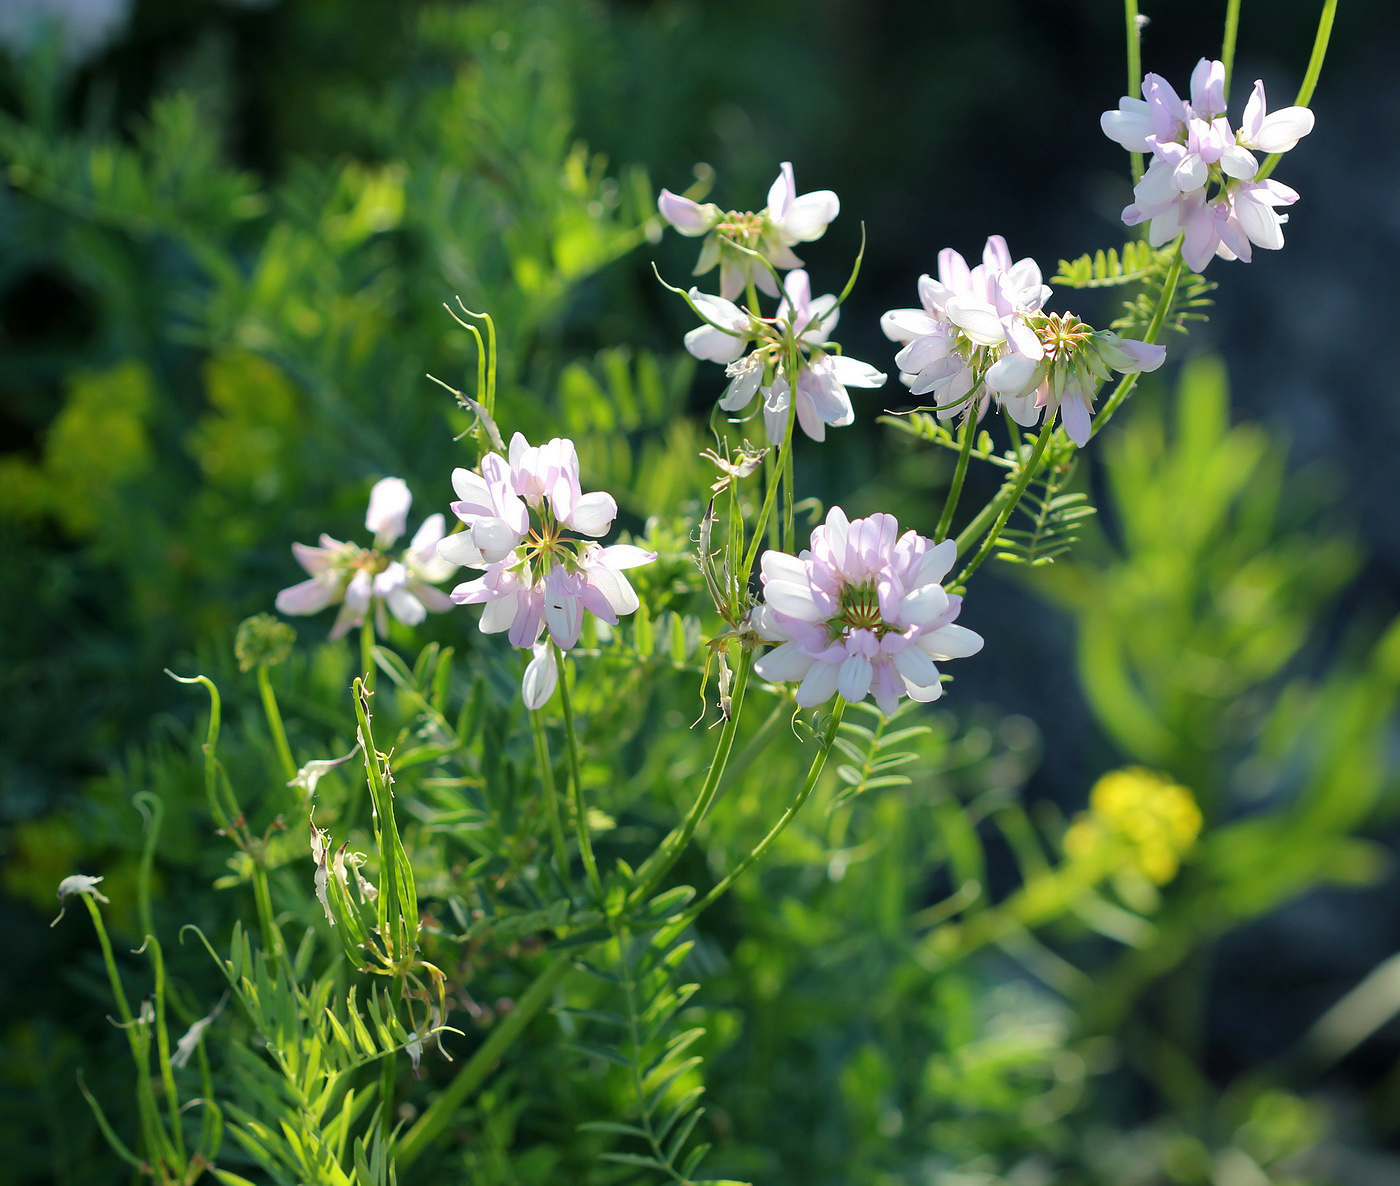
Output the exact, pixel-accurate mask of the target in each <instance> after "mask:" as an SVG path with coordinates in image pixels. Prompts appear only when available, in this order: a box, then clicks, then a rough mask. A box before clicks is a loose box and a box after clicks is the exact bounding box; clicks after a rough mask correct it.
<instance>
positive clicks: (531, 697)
mask: <svg viewBox="0 0 1400 1186" xmlns="http://www.w3.org/2000/svg"><path fill="white" fill-rule="evenodd" d="M663 192H664V191H663ZM532 654H533V655H534V658H532V659H531V660H530V662H528V663H527V664H526V665H525V678H524V679H522V680H521V681H520V695H521V699H523V700H524V701H525V707H526V708H528V709H529V710H530V711H531V712H535V711H536V710H538V709H541V708H543V707H544V706H545V705H546V704H547V703H549V698H550V697H551V696H553V695H554V689H555V688H557V687H558V686H559V666H558V664H557V663H556V662H555V660H554V648H553V647H551V646H550V645H549V643H548V642H538V643H536V644H535V645H534V647H533V648H532Z"/></svg>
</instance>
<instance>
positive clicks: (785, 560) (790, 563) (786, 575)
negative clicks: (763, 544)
mask: <svg viewBox="0 0 1400 1186" xmlns="http://www.w3.org/2000/svg"><path fill="white" fill-rule="evenodd" d="M758 567H759V571H760V572H761V574H762V576H763V580H764V582H765V583H766V582H768V581H787V582H788V583H789V584H792V585H797V586H798V587H799V588H801V587H802V586H803V585H806V584H807V562H806V561H805V560H799V559H798V558H797V557H796V556H789V555H788V554H787V553H786V552H775V551H774V550H773V549H771V548H770V549H769V550H768V551H766V552H764V553H763V555H762V556H761V557H760V558H759V561H758Z"/></svg>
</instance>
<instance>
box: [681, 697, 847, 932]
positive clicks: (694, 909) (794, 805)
mask: <svg viewBox="0 0 1400 1186" xmlns="http://www.w3.org/2000/svg"><path fill="white" fill-rule="evenodd" d="M845 712H846V701H845V700H844V699H843V698H842V697H841V696H839V695H838V696H837V697H836V706H835V707H834V708H833V709H832V710H831V718H830V720H828V722H827V726H826V732H825V733H824V734H823V735H822V740H821V746H820V748H819V749H818V750H817V753H816V756H815V757H813V759H812V765H811V766H810V768H809V769H808V770H807V778H806V779H805V780H804V782H803V783H802V789H801V790H800V791H798V792H797V795H796V797H795V798H794V799H793V801H792V802H791V803H789V804H788V806H787V810H786V811H784V812H783V814H782V815H780V816H779V817H778V821H777V823H775V824H774V825H773V826H772V827H771V828H770V829H769V830H768V835H766V836H765V837H764V838H763V839H762V840H760V841H759V842H758V845H757V847H756V848H754V850H753V851H752V852H750V853H749V855H748V856H746V857H745V858H744V859H743V860H742V861H740V862H739V863H738V864H737V865H735V866H734V868H733V869H731V870H730V871H729V873H728V874H727V875H726V876H725V877H724V878H723V879H722V880H721V881H720V882H719V884H718V885H716V886H715V887H714V888H713V889H712V890H710V892H709V893H708V894H706V895H705V896H704V897H703V898H701V899H700V901H698V902H696V903H695V905H693V906H691V907H690V909H688V910H687V911H686V912H685V913H684V914H683V915H681V916H680V918H678V919H676V920H675V921H673V922H671V923H668V924H667V926H666V928H665V930H664V932H663V934H664V935H666V936H667V937H668V939H669V938H670V937H674V936H676V935H679V934H680V933H681V931H683V930H685V928H686V927H688V926H689V925H690V924H691V923H693V922H694V921H695V920H696V919H697V918H698V917H699V916H700V915H701V914H703V913H704V912H705V911H706V910H708V909H709V908H710V907H711V906H713V905H714V904H715V902H717V901H718V900H719V899H720V898H722V897H723V896H724V895H725V894H726V893H727V892H728V891H729V887H730V886H732V885H733V884H734V883H735V882H736V881H738V880H739V878H740V877H742V876H743V875H744V874H745V873H746V872H747V871H748V870H749V869H750V868H751V867H752V866H753V865H754V864H755V863H756V862H757V861H758V860H760V859H761V858H762V856H763V854H764V853H766V852H767V851H768V850H769V849H770V848H772V847H773V842H774V841H775V840H777V838H778V837H779V836H781V835H782V833H783V831H784V829H786V828H787V826H788V824H790V823H792V821H793V818H794V817H795V816H796V815H797V813H798V812H799V811H801V810H802V805H803V804H804V803H806V802H807V799H808V798H809V797H810V795H811V794H812V790H813V788H814V787H816V785H817V779H819V778H820V777H821V773H822V770H823V769H824V768H825V767H826V758H827V755H828V754H829V753H831V747H832V746H833V745H835V744H836V732H837V729H838V728H840V725H841V718H842V716H843V715H844V714H845ZM658 942H662V940H658Z"/></svg>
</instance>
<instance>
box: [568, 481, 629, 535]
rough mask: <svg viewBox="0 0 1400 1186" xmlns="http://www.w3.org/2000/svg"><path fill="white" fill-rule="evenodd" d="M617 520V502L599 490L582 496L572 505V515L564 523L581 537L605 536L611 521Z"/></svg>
mask: <svg viewBox="0 0 1400 1186" xmlns="http://www.w3.org/2000/svg"><path fill="white" fill-rule="evenodd" d="M615 518H617V501H616V500H615V499H614V498H613V496H612V495H611V494H605V493H603V492H602V491H601V490H599V491H595V492H594V493H592V494H585V495H583V496H582V497H581V498H580V499H579V500H578V502H577V503H575V504H574V510H573V514H571V515H569V516H568V517H567V518H566V519H565V520H564V522H565V523H567V524H568V525H569V526H570V527H572V528H573V529H574V530H575V531H577V532H579V533H580V534H581V535H592V536H599V535H607V533H608V528H609V527H611V526H612V521H613V520H614V519H615Z"/></svg>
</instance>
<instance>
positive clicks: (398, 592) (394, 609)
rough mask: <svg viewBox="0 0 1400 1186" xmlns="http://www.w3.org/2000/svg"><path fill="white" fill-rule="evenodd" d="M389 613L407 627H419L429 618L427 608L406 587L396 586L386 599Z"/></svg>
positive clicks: (386, 595)
mask: <svg viewBox="0 0 1400 1186" xmlns="http://www.w3.org/2000/svg"><path fill="white" fill-rule="evenodd" d="M384 601H385V603H386V604H387V605H388V606H389V612H390V613H391V614H393V615H394V617H396V618H398V620H399V621H400V622H402V623H403V624H404V625H405V626H417V625H418V624H419V623H420V622H421V621H423V619H424V618H426V617H427V616H428V610H427V607H426V606H424V604H423V603H422V602H421V601H419V600H418V598H417V597H416V596H415V595H414V594H413V593H412V592H411V591H410V590H409V589H408V587H407V586H405V585H395V586H394V588H392V589H390V590H389V591H388V593H387V594H385V597H384Z"/></svg>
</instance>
